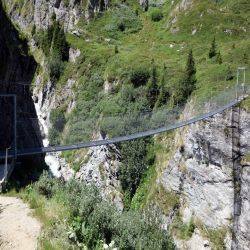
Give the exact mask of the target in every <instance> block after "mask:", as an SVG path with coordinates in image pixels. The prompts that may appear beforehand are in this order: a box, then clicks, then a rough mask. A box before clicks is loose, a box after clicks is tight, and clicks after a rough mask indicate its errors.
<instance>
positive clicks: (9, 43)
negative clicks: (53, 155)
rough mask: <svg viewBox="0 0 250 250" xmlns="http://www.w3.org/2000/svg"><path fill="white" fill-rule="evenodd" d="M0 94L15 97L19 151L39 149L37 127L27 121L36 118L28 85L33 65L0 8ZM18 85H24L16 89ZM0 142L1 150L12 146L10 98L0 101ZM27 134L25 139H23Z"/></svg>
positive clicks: (34, 68) (11, 108)
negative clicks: (23, 83)
mask: <svg viewBox="0 0 250 250" xmlns="http://www.w3.org/2000/svg"><path fill="white" fill-rule="evenodd" d="M0 55H1V65H0V94H15V95H16V97H17V106H16V107H17V113H16V114H17V136H18V138H17V143H18V147H19V148H22V147H28V146H29V147H36V146H40V145H41V135H40V131H39V129H37V128H38V124H35V123H33V122H32V120H31V119H30V118H34V117H36V112H35V108H34V103H33V101H32V98H31V95H32V94H31V92H30V90H29V86H28V85H29V84H30V83H31V81H32V79H33V77H34V74H35V71H36V62H35V60H34V59H33V57H31V56H29V55H28V47H27V43H26V41H25V40H22V39H20V38H19V36H18V33H17V31H16V30H15V28H14V27H13V26H12V24H11V23H10V21H9V19H8V18H7V16H6V15H5V13H4V11H3V9H2V5H1V4H0ZM17 82H19V83H20V82H25V84H26V85H19V84H17ZM0 107H1V111H0V112H1V118H0V121H1V122H0V141H1V149H5V148H6V147H9V146H10V145H11V144H12V141H13V135H12V133H11V128H12V127H13V112H14V109H13V102H12V100H11V99H10V98H0ZM24 134H26V135H27V136H26V137H25V139H24V137H23V135H24Z"/></svg>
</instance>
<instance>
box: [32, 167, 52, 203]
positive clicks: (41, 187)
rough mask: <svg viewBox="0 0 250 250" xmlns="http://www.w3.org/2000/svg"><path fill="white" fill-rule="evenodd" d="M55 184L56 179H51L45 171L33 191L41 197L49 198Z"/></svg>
mask: <svg viewBox="0 0 250 250" xmlns="http://www.w3.org/2000/svg"><path fill="white" fill-rule="evenodd" d="M55 183H56V179H55V178H52V177H51V176H50V175H49V174H48V172H47V171H44V172H43V173H42V175H41V177H40V178H39V181H38V182H36V184H35V189H36V190H37V192H38V193H39V194H41V195H44V196H46V197H47V198H51V197H52V194H53V187H54V185H55Z"/></svg>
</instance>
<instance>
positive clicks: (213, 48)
mask: <svg viewBox="0 0 250 250" xmlns="http://www.w3.org/2000/svg"><path fill="white" fill-rule="evenodd" d="M216 47H217V45H216V41H215V37H214V39H213V41H212V44H211V48H210V50H209V53H208V57H209V58H213V57H215V56H216V55H217V52H216Z"/></svg>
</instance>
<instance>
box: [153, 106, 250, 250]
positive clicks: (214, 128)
mask: <svg viewBox="0 0 250 250" xmlns="http://www.w3.org/2000/svg"><path fill="white" fill-rule="evenodd" d="M231 119H232V111H230V110H229V111H227V112H225V113H223V114H218V115H216V116H214V117H212V118H209V119H207V120H205V121H202V122H199V123H196V124H193V125H191V126H189V127H187V128H184V129H182V130H181V131H178V134H177V135H176V138H175V145H176V146H177V150H176V151H175V152H174V153H173V156H172V157H171V159H170V161H169V162H168V165H167V166H165V170H164V171H163V173H162V175H161V177H160V178H159V180H158V181H160V182H161V183H162V185H163V186H164V188H165V189H166V190H168V191H174V192H175V193H177V194H179V195H180V197H181V200H182V203H181V208H180V209H181V211H184V210H185V214H184V213H183V216H184V218H183V219H184V220H186V221H189V220H190V219H191V217H194V218H196V219H198V220H199V221H201V222H202V223H203V224H204V225H205V226H207V227H208V228H212V229H218V228H221V227H226V228H228V231H230V228H231V229H232V230H234V228H233V221H234V220H235V219H236V218H234V217H235V216H234V202H235V201H234V190H235V183H234V178H233V175H234V172H233V160H232V148H233V145H232V128H231V124H232V121H231ZM239 126H240V130H239V131H240V138H239V139H240V149H241V154H242V155H246V154H247V153H249V152H250V136H249V134H250V114H249V113H247V112H246V111H245V110H243V109H241V113H240V124H239ZM249 165H250V164H249V162H245V163H244V166H240V168H242V171H241V173H242V175H241V181H242V184H241V190H240V194H241V195H240V196H241V207H242V209H241V214H240V216H239V218H238V222H237V223H238V226H237V232H235V233H236V241H237V247H238V248H237V249H244V250H246V249H249V248H250V227H249V222H250V221H249V220H250V192H249V191H250V185H249V184H250V174H249V173H250V172H249V171H250V168H249ZM186 215H188V217H189V218H185V216H186ZM229 245H230V244H229ZM234 249H236V248H234Z"/></svg>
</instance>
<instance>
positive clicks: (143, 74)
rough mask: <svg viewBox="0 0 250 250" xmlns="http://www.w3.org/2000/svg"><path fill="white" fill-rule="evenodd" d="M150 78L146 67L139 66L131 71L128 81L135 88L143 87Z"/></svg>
mask: <svg viewBox="0 0 250 250" xmlns="http://www.w3.org/2000/svg"><path fill="white" fill-rule="evenodd" d="M149 78H150V71H149V69H148V68H146V66H139V67H136V68H133V69H132V72H131V75H130V81H131V82H132V83H133V85H134V86H135V87H139V86H141V85H145V84H146V83H147V81H148V79H149Z"/></svg>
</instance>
